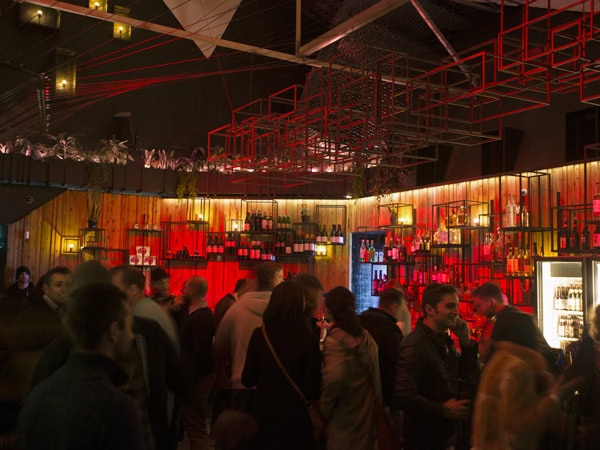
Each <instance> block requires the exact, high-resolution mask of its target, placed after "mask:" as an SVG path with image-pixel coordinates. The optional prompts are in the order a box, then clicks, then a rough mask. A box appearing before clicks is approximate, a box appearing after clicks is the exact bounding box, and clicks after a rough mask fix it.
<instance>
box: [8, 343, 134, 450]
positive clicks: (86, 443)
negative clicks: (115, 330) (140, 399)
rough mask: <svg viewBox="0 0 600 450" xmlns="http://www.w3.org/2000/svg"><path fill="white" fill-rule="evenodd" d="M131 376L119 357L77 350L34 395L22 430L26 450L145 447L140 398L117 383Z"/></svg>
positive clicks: (20, 427) (22, 442)
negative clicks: (121, 365)
mask: <svg viewBox="0 0 600 450" xmlns="http://www.w3.org/2000/svg"><path fill="white" fill-rule="evenodd" d="M125 379H126V375H125V373H124V372H123V370H122V369H121V368H120V367H119V366H118V365H117V364H115V363H114V361H112V360H110V359H108V358H106V357H104V356H101V355H96V354H89V353H79V352H72V353H71V355H70V356H69V358H68V361H67V362H66V364H65V365H64V366H62V367H61V368H60V369H59V370H57V371H56V372H55V373H54V374H53V375H52V376H51V377H50V378H48V379H46V380H45V381H43V382H42V383H40V384H39V385H38V386H37V387H36V388H35V389H34V390H33V392H32V393H31V394H30V395H29V396H28V398H27V400H26V401H25V406H24V407H23V412H22V414H21V418H20V423H19V431H20V436H21V443H20V444H21V447H20V448H21V449H22V450H30V449H31V450H37V449H41V448H43V449H48V450H52V449H57V450H79V449H87V450H94V449H97V450H120V449H123V450H125V449H128V450H142V449H143V448H144V442H143V438H142V425H141V421H140V414H139V410H138V408H137V406H136V404H135V401H134V400H133V399H132V398H131V397H129V396H128V395H126V394H124V393H123V392H121V391H120V390H119V389H118V388H117V387H116V385H118V384H120V382H121V383H122V382H123V381H124V380H125Z"/></svg>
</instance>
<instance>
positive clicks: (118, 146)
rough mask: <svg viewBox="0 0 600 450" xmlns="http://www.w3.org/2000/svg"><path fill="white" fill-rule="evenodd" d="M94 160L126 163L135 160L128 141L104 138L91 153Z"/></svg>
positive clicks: (108, 162)
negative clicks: (130, 152)
mask: <svg viewBox="0 0 600 450" xmlns="http://www.w3.org/2000/svg"><path fill="white" fill-rule="evenodd" d="M90 158H91V160H92V161H93V162H97V163H107V164H113V163H115V164H120V165H125V164H127V162H128V161H133V158H132V156H131V155H130V154H129V149H128V148H127V141H126V140H125V141H119V140H118V139H112V138H111V139H103V140H101V141H100V146H99V147H98V149H97V150H96V151H95V152H94V153H92V154H91V155H90Z"/></svg>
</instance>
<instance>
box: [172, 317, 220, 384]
mask: <svg viewBox="0 0 600 450" xmlns="http://www.w3.org/2000/svg"><path fill="white" fill-rule="evenodd" d="M179 332H180V336H181V360H182V362H183V368H184V374H185V376H186V381H187V382H188V384H192V383H194V382H196V381H197V380H198V379H199V378H200V377H202V376H205V375H209V374H211V373H214V371H215V365H214V363H213V357H212V345H213V339H214V336H215V324H214V320H213V314H212V311H211V310H210V309H209V308H207V307H205V308H200V309H197V310H196V311H194V312H193V313H191V314H188V315H187V316H186V317H185V318H183V319H182V323H181V329H180V330H179Z"/></svg>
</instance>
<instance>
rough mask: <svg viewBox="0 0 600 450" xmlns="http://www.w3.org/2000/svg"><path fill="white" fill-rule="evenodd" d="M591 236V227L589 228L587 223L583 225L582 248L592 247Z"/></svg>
mask: <svg viewBox="0 0 600 450" xmlns="http://www.w3.org/2000/svg"><path fill="white" fill-rule="evenodd" d="M590 237H591V236H590V229H589V228H588V224H587V223H586V224H585V225H584V226H583V230H582V231H581V242H580V244H581V250H589V249H590Z"/></svg>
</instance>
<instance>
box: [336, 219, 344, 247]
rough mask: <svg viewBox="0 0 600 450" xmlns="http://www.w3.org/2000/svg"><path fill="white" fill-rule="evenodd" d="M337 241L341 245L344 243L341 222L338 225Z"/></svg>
mask: <svg viewBox="0 0 600 450" xmlns="http://www.w3.org/2000/svg"><path fill="white" fill-rule="evenodd" d="M337 243H338V244H341V245H343V244H344V233H343V232H342V225H341V224H338V226H337Z"/></svg>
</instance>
